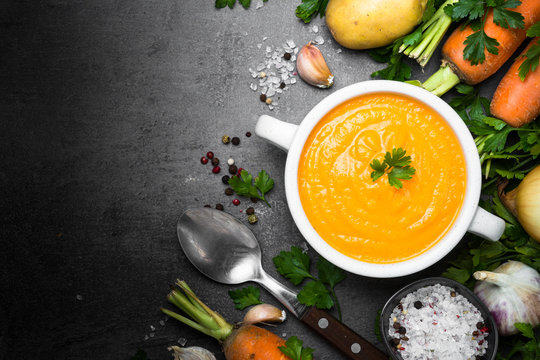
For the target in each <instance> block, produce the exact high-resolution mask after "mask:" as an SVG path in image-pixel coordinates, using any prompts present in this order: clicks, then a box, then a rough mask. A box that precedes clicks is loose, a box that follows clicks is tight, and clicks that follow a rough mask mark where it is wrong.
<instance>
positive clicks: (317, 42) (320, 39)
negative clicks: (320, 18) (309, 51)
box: [313, 35, 324, 45]
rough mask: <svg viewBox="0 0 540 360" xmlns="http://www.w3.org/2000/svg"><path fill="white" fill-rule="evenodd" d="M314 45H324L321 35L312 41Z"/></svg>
mask: <svg viewBox="0 0 540 360" xmlns="http://www.w3.org/2000/svg"><path fill="white" fill-rule="evenodd" d="M313 42H314V43H315V44H318V45H322V44H324V39H323V37H322V36H321V35H319V36H317V37H315V40H313Z"/></svg>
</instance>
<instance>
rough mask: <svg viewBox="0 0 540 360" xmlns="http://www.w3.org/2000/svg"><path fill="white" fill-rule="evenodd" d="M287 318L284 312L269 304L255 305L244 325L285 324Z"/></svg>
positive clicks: (243, 322)
mask: <svg viewBox="0 0 540 360" xmlns="http://www.w3.org/2000/svg"><path fill="white" fill-rule="evenodd" d="M286 318H287V315H286V314H285V311H284V310H280V309H278V308H277V307H275V306H272V305H269V304H259V305H255V306H254V307H252V308H251V309H249V311H248V312H247V313H246V315H245V316H244V320H243V321H242V324H244V325H252V324H257V323H260V322H283V321H285V319H286Z"/></svg>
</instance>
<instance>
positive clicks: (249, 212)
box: [246, 207, 255, 215]
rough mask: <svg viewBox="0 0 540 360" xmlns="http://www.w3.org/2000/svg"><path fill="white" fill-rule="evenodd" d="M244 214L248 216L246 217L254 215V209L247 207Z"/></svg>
mask: <svg viewBox="0 0 540 360" xmlns="http://www.w3.org/2000/svg"><path fill="white" fill-rule="evenodd" d="M246 214H248V215H253V214H255V209H254V208H252V207H248V208H247V209H246Z"/></svg>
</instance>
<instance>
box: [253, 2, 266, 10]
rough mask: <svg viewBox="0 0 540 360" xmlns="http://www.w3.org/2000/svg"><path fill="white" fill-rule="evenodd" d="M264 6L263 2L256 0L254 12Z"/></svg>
mask: <svg viewBox="0 0 540 360" xmlns="http://www.w3.org/2000/svg"><path fill="white" fill-rule="evenodd" d="M263 6H264V3H263V0H258V1H257V5H256V6H255V10H258V9H260V8H262V7H263Z"/></svg>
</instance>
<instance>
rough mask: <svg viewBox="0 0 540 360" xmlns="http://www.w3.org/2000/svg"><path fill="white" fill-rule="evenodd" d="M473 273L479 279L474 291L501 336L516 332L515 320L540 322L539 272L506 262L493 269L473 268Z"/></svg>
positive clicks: (521, 264) (518, 263)
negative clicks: (479, 269)
mask: <svg viewBox="0 0 540 360" xmlns="http://www.w3.org/2000/svg"><path fill="white" fill-rule="evenodd" d="M473 276H474V278H475V279H476V280H480V281H478V282H477V283H476V285H475V287H474V293H475V294H476V295H477V296H478V297H479V298H480V299H481V300H482V302H483V303H484V304H486V306H487V307H488V309H489V311H490V312H491V315H493V318H494V319H495V322H496V323H497V328H498V329H499V333H500V334H501V335H512V334H516V333H518V330H517V329H516V327H515V326H514V324H515V323H517V322H524V323H529V324H532V325H533V326H536V325H538V324H540V274H538V272H537V271H536V270H535V269H533V268H531V267H529V266H527V265H525V264H523V263H521V262H519V261H508V262H506V263H504V264H502V265H501V266H499V267H498V268H496V269H495V270H493V272H490V271H477V272H475V273H474V274H473Z"/></svg>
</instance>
